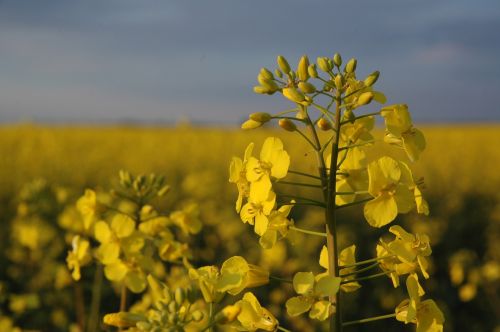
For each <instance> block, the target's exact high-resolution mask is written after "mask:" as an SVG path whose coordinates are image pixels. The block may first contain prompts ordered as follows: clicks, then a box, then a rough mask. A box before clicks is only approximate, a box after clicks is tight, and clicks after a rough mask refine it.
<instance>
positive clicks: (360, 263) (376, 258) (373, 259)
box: [340, 255, 396, 269]
mask: <svg viewBox="0 0 500 332" xmlns="http://www.w3.org/2000/svg"><path fill="white" fill-rule="evenodd" d="M395 256H396V255H388V256H383V257H375V258H371V259H367V260H364V261H359V262H356V263H354V264H349V265H341V266H340V268H341V269H347V268H350V267H355V266H359V265H364V264H368V263H373V262H377V261H381V260H384V259H388V258H392V257H395Z"/></svg>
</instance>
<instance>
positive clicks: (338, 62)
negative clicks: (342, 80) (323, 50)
mask: <svg viewBox="0 0 500 332" xmlns="http://www.w3.org/2000/svg"><path fill="white" fill-rule="evenodd" d="M333 63H334V64H335V66H337V67H340V65H342V57H341V56H340V54H338V53H335V54H334V55H333Z"/></svg>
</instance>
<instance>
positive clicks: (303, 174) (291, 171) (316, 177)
mask: <svg viewBox="0 0 500 332" xmlns="http://www.w3.org/2000/svg"><path fill="white" fill-rule="evenodd" d="M288 173H291V174H297V175H302V176H307V177H310V178H313V179H316V180H321V178H320V177H319V176H315V175H312V174H307V173H304V172H299V171H293V170H290V169H289V170H288Z"/></svg>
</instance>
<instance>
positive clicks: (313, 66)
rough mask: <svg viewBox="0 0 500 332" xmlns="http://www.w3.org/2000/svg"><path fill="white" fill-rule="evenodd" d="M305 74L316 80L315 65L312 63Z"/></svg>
mask: <svg viewBox="0 0 500 332" xmlns="http://www.w3.org/2000/svg"><path fill="white" fill-rule="evenodd" d="M307 73H308V74H309V76H311V77H313V78H318V71H317V70H316V64H314V63H312V64H310V65H309V67H307Z"/></svg>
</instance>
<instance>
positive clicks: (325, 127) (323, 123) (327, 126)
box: [318, 118, 332, 131]
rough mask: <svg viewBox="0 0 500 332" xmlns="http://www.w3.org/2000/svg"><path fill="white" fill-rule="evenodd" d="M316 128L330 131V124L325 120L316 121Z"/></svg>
mask: <svg viewBox="0 0 500 332" xmlns="http://www.w3.org/2000/svg"><path fill="white" fill-rule="evenodd" d="M318 128H319V129H321V130H324V131H327V130H330V129H332V124H331V123H330V121H328V120H327V119H325V118H321V119H319V120H318Z"/></svg>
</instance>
